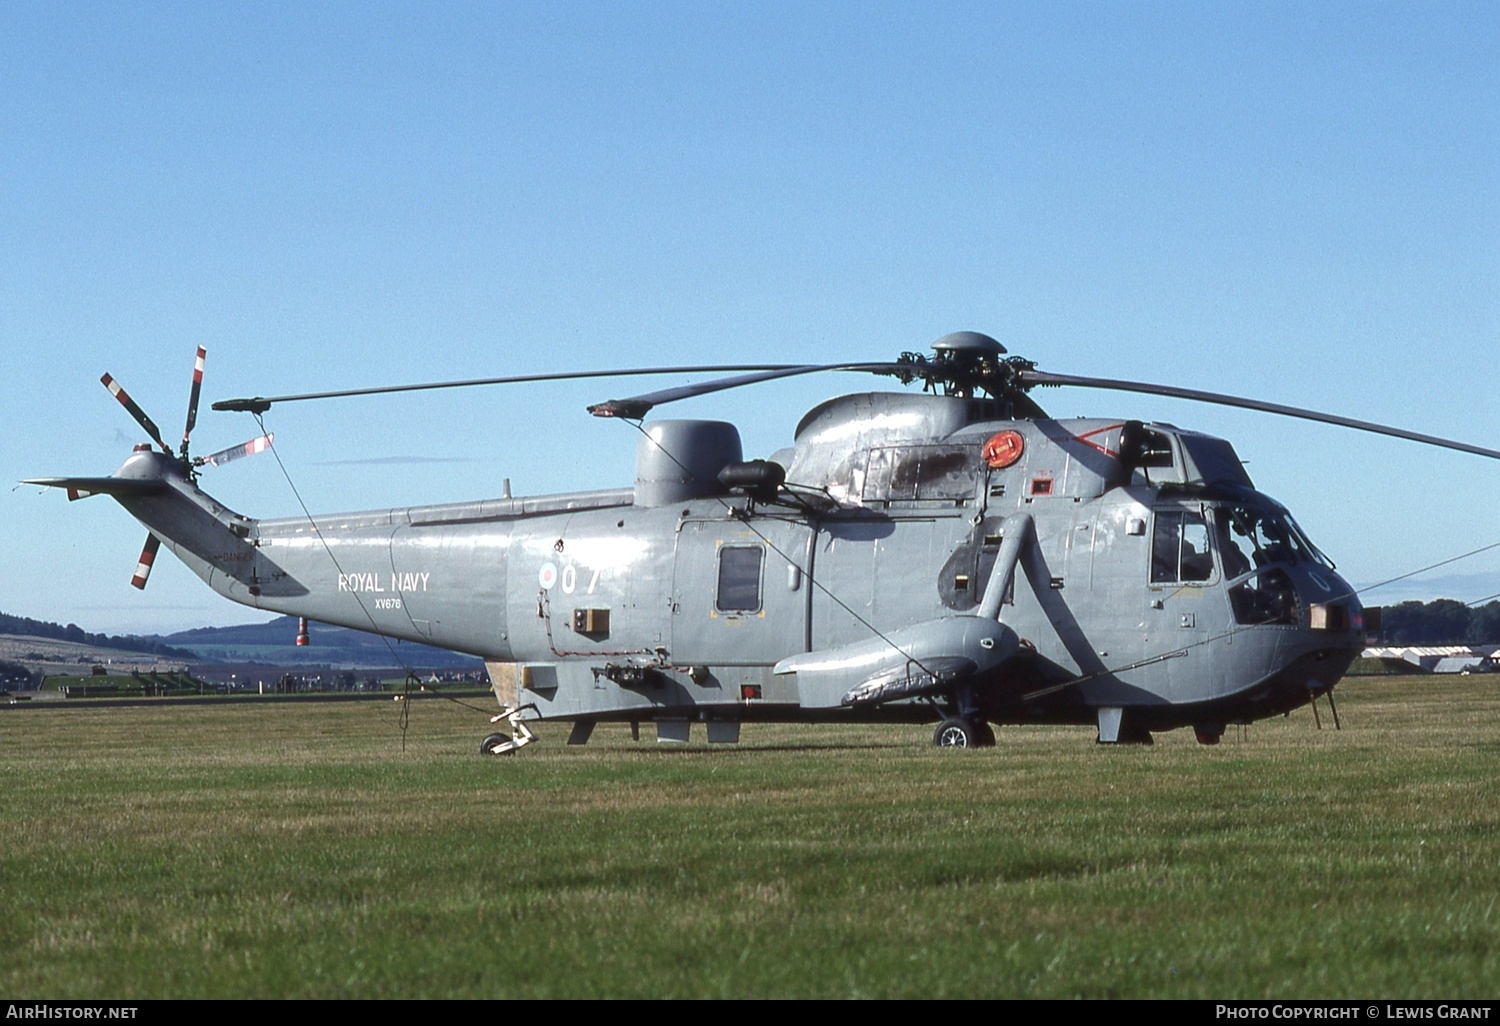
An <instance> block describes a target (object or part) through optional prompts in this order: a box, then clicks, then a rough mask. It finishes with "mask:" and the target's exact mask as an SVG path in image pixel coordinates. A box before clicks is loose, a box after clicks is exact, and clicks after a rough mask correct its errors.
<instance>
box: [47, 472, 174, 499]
mask: <svg viewBox="0 0 1500 1026" xmlns="http://www.w3.org/2000/svg"><path fill="white" fill-rule="evenodd" d="M21 483H22V484H30V485H42V486H44V487H46V488H65V489H67V492H68V498H70V499H83V498H86V497H88V496H90V495H117V496H126V495H156V494H158V493H159V492H161V491H163V490H165V489H166V487H167V485H166V482H164V481H162V480H160V479H147V480H141V479H139V478H130V477H34V478H31V479H30V480H26V481H22V482H21Z"/></svg>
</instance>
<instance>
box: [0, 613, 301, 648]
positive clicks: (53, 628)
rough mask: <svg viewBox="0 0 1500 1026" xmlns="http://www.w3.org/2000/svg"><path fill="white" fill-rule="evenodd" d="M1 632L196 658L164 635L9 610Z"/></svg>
mask: <svg viewBox="0 0 1500 1026" xmlns="http://www.w3.org/2000/svg"><path fill="white" fill-rule="evenodd" d="M294 632H295V628H294ZM0 634H12V635H24V636H26V637H31V638H50V639H51V640H53V641H67V642H71V643H72V644H75V645H88V646H91V647H93V648H108V649H114V650H117V651H121V652H132V653H144V654H147V655H154V656H161V657H162V658H163V659H192V658H194V656H193V654H192V653H191V652H189V651H186V650H185V649H180V648H173V647H172V646H170V645H168V644H166V643H165V642H163V641H162V640H161V639H160V638H155V637H152V638H141V637H137V636H135V635H132V634H125V635H118V636H114V635H109V634H91V633H89V632H88V631H86V630H84V629H83V628H82V627H79V626H78V625H77V624H76V623H70V624H68V625H67V626H63V625H62V624H57V623H49V622H48V621H46V620H33V619H31V618H30V617H26V616H11V615H10V614H9V613H0Z"/></svg>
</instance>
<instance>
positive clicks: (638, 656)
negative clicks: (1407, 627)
mask: <svg viewBox="0 0 1500 1026" xmlns="http://www.w3.org/2000/svg"><path fill="white" fill-rule="evenodd" d="M688 371H694V372H700V373H713V374H726V375H728V376H721V377H713V378H710V379H708V380H705V381H701V382H699V383H697V384H690V385H683V386H677V387H673V388H667V389H662V390H658V391H654V392H648V393H644V394H640V395H635V396H630V397H626V398H622V399H614V400H609V401H606V402H602V403H597V404H595V405H592V406H590V407H588V411H589V412H590V413H592V414H594V415H595V416H602V417H615V418H624V419H627V420H630V421H632V422H635V423H636V426H637V427H638V428H639V430H640V432H641V437H640V439H639V441H638V443H637V448H636V457H635V468H634V483H633V485H632V486H630V487H621V488H613V489H603V490H597V491H587V492H575V493H566V494H550V495H537V496H511V495H510V494H509V488H508V483H507V487H506V489H505V494H504V495H503V496H502V497H500V498H492V499H485V500H481V501H474V502H459V503H445V504H439V505H425V506H412V507H406V508H396V509H383V510H373V511H367V512H355V513H341V514H333V515H319V516H306V517H290V518H282V519H256V518H252V517H249V516H245V515H243V514H241V513H238V512H235V511H233V510H230V509H229V508H227V507H225V506H224V505H223V504H222V503H220V502H218V501H217V500H215V499H213V498H212V497H211V496H210V495H208V494H207V493H206V492H204V491H203V490H202V489H201V488H200V487H199V483H198V478H199V473H200V471H202V470H203V469H204V468H205V467H207V466H211V465H212V466H216V465H218V464H220V463H224V462H228V461H230V460H231V459H234V458H238V457H239V456H242V455H249V454H251V453H253V452H256V451H262V450H264V449H266V448H269V447H270V446H271V444H272V438H271V436H270V435H269V434H267V435H262V436H260V437H258V438H257V439H255V440H253V441H251V442H248V443H245V444H244V445H241V446H235V447H232V448H231V449H228V450H223V451H222V452H219V453H215V454H214V455H213V456H210V457H207V458H195V457H191V456H190V454H189V442H188V436H189V435H190V434H191V432H192V429H193V425H194V423H195V420H196V416H197V408H198V399H199V391H200V387H201V382H202V372H203V350H202V348H201V347H200V349H199V353H198V359H197V362H196V365H195V372H194V380H193V388H192V392H191V397H190V400H189V408H188V420H187V429H186V431H185V432H184V435H183V441H182V443H181V445H180V447H179V449H178V450H177V451H176V452H174V451H173V450H172V449H171V447H169V446H168V445H167V444H166V442H165V441H164V440H163V439H162V438H161V434H160V431H159V430H158V429H157V428H156V426H155V424H154V423H153V422H152V421H151V420H150V418H149V417H147V416H146V415H145V413H144V412H142V411H141V409H140V407H138V406H137V405H136V404H135V403H134V402H133V401H132V400H131V399H130V398H129V396H128V395H127V394H126V393H125V392H124V390H123V389H121V388H120V387H119V385H118V383H117V382H115V381H114V380H113V379H112V378H111V377H110V376H109V375H107V374H106V375H105V376H104V378H103V379H102V380H103V381H104V383H105V385H106V387H108V388H109V389H110V391H111V392H112V393H113V394H115V395H116V398H117V399H119V400H120V402H121V403H122V405H124V406H125V408H126V409H127V411H129V412H130V414H131V416H132V417H133V418H134V419H135V420H136V421H137V422H138V423H139V424H140V425H141V427H143V428H144V429H145V430H146V432H147V434H148V435H149V436H150V437H151V439H152V441H153V442H154V443H155V447H153V446H152V445H150V444H141V445H137V446H136V448H135V451H134V452H133V453H132V454H131V455H130V456H129V458H128V459H126V461H125V463H124V464H123V465H122V466H121V467H120V468H119V469H118V470H117V471H115V473H114V474H112V475H110V476H108V477H73V478H41V479H35V480H33V481H31V482H28V483H34V484H40V485H46V486H51V487H56V488H61V489H65V490H66V491H67V493H68V496H69V498H70V499H74V498H82V497H84V496H86V495H91V494H106V495H110V496H112V497H113V498H114V499H115V500H116V501H118V502H119V503H120V505H122V506H123V507H124V508H125V509H126V510H127V511H128V512H129V513H130V514H132V515H133V516H134V517H136V519H138V520H140V521H141V522H142V523H143V524H145V526H146V528H147V530H148V532H149V534H148V538H147V543H146V550H145V551H144V552H143V553H142V557H141V561H140V564H139V566H138V569H137V573H136V578H135V580H134V581H133V583H136V584H137V586H138V587H144V586H145V582H146V578H147V576H148V574H149V571H150V567H151V563H152V561H153V559H154V557H155V555H156V552H157V549H158V547H159V546H160V545H162V544H165V545H166V546H167V548H168V549H169V550H170V551H171V552H172V553H173V554H174V555H176V556H177V557H178V558H179V559H181V560H182V562H183V563H185V564H186V565H187V566H188V567H189V568H190V569H192V570H193V572H195V573H196V574H197V575H198V576H199V577H201V578H202V579H203V580H204V581H205V582H207V584H208V585H209V586H210V587H211V588H213V589H214V590H215V591H217V592H218V593H220V594H221V595H224V596H226V597H227V598H229V599H232V600H233V601H235V602H239V603H242V604H244V605H247V606H251V607H254V608H257V609H263V610H267V611H273V612H277V613H285V614H290V615H294V616H298V617H302V618H304V622H305V619H315V620H319V621H322V622H325V623H330V624H337V625H341V626H346V627H351V628H355V629H361V630H367V631H372V632H375V633H378V634H382V635H386V636H388V637H391V638H395V639H401V640H407V641H417V642H422V643H426V644H429V645H436V646H440V647H444V648H449V649H453V650H456V651H459V652H464V653H470V654H473V655H475V656H478V657H480V658H482V659H483V660H484V661H485V663H486V665H487V668H488V670H489V673H490V677H491V683H492V686H493V689H494V692H495V695H496V699H497V701H498V703H499V706H500V712H499V713H498V714H497V715H495V716H494V717H493V718H492V720H491V723H492V724H500V723H504V724H505V725H506V727H507V730H508V732H495V733H491V734H489V735H488V736H487V737H485V738H484V740H483V741H482V742H481V745H480V750H481V752H483V753H486V754H494V755H501V754H509V753H511V752H514V751H516V750H518V749H519V748H521V747H524V746H525V745H527V744H529V743H531V742H532V741H533V740H535V739H536V736H537V735H536V733H535V731H534V730H533V729H532V726H531V724H533V723H535V722H537V721H544V720H560V721H564V722H571V724H572V727H571V732H570V734H569V737H568V743H569V744H585V743H587V742H588V740H589V738H590V735H591V734H592V732H593V730H594V728H595V725H596V724H598V723H600V722H611V721H612V722H627V723H629V724H630V725H631V727H632V732H633V734H634V736H636V737H637V738H639V736H640V726H641V724H643V723H644V724H650V725H652V726H654V728H655V731H656V736H657V738H658V740H661V741H675V742H684V741H687V740H689V738H690V736H691V730H692V726H693V724H695V723H697V724H701V725H702V727H703V729H704V731H705V732H706V735H707V740H708V741H709V742H711V743H719V742H736V741H738V740H739V738H740V731H741V726H742V724H745V723H757V722H820V723H841V722H905V723H932V722H936V728H935V730H934V734H933V742H934V744H936V745H939V746H943V747H962V748H971V747H988V746H992V745H994V744H995V740H996V738H995V732H994V725H995V724H1000V725H1008V724H1026V723H1038V724H1075V725H1085V726H1093V727H1094V728H1095V729H1096V731H1097V734H1096V738H1097V741H1098V742H1099V743H1101V744H1127V743H1150V741H1151V738H1152V735H1153V734H1154V733H1159V732H1163V731H1169V730H1174V729H1178V728H1182V727H1191V728H1192V730H1193V732H1194V734H1195V736H1196V738H1197V740H1198V741H1199V742H1201V743H1203V744H1214V743H1217V742H1218V741H1219V740H1220V738H1221V737H1222V736H1223V734H1224V732H1225V730H1226V729H1227V727H1228V726H1229V725H1231V724H1248V723H1251V722H1254V721H1257V720H1260V719H1263V718H1266V717H1270V716H1274V715H1279V714H1285V713H1288V712H1290V711H1291V710H1293V709H1296V708H1299V707H1301V706H1303V705H1306V704H1309V703H1315V702H1316V700H1317V699H1318V698H1319V697H1321V696H1325V695H1326V696H1328V698H1329V701H1330V702H1332V692H1333V688H1334V686H1335V685H1336V684H1337V683H1338V681H1339V679H1340V678H1341V677H1342V676H1343V675H1344V673H1345V672H1346V670H1347V669H1348V667H1349V665H1350V663H1351V662H1352V661H1353V660H1354V658H1355V657H1356V656H1358V655H1359V653H1360V651H1361V650H1362V649H1363V647H1364V645H1365V640H1366V634H1365V627H1366V622H1365V610H1364V609H1363V607H1362V606H1361V604H1360V602H1359V599H1358V597H1357V595H1356V593H1355V590H1354V589H1353V588H1352V587H1350V585H1349V584H1348V582H1346V581H1345V580H1344V579H1343V578H1342V577H1341V576H1340V575H1339V573H1338V572H1337V571H1336V569H1335V568H1334V564H1333V562H1332V561H1331V560H1330V559H1329V558H1328V557H1327V556H1325V555H1324V554H1323V553H1322V552H1321V551H1320V550H1319V549H1318V548H1317V546H1316V545H1314V544H1313V542H1312V541H1311V540H1310V539H1309V538H1308V537H1307V535H1306V534H1305V533H1304V532H1303V530H1302V529H1301V528H1300V527H1299V526H1298V524H1297V522H1296V521H1295V519H1294V518H1293V517H1292V515H1291V513H1290V512H1289V511H1288V510H1287V508H1286V507H1285V506H1283V505H1281V504H1280V503H1279V502H1277V501H1276V500H1274V499H1272V498H1270V497H1269V496H1267V495H1265V494H1263V493H1261V492H1259V491H1257V490H1256V488H1255V485H1254V483H1253V482H1252V480H1251V479H1250V476H1249V475H1248V473H1247V472H1246V471H1245V468H1244V465H1243V464H1242V462H1241V460H1240V459H1239V457H1238V456H1237V455H1236V453H1235V451H1234V448H1233V446H1232V445H1231V444H1230V443H1229V442H1228V441H1225V440H1224V439H1221V438H1216V437H1213V436H1211V435H1207V434H1203V433H1200V432H1196V431H1190V430H1186V429H1182V428H1178V427H1175V426H1172V425H1169V424H1163V423H1148V422H1142V421H1139V420H1130V419H1110V418H1073V419H1053V418H1050V417H1048V416H1047V415H1046V413H1045V412H1044V411H1043V410H1042V408H1041V406H1040V405H1038V403H1037V402H1036V400H1035V399H1034V397H1033V394H1032V393H1033V392H1034V391H1035V390H1037V389H1039V388H1043V387H1059V386H1081V387H1090V388H1101V389H1112V390H1117V391H1127V392H1136V393H1145V394H1156V395H1165V396H1172V397H1177V398H1186V399H1193V400H1198V401H1201V402H1207V403H1215V404H1220V405H1230V406H1237V407H1242V408H1248V409H1253V410H1259V411H1263V412H1269V413H1275V414H1281V415H1285V416H1292V417H1299V418H1303V419H1310V420H1315V421H1321V422H1324V423H1330V424H1336V425H1341V426H1344V427H1349V428H1354V429H1357V430H1361V431H1368V432H1375V433H1378V434H1384V435H1389V436H1394V437H1398V438H1404V439H1408V440H1412V441H1416V442H1420V443H1424V444H1428V445H1436V446H1443V447H1447V448H1450V449H1457V450H1460V451H1464V452H1469V453H1472V454H1476V455H1481V456H1485V457H1489V458H1495V459H1500V451H1496V450H1492V449H1486V448H1482V447H1479V446H1474V445H1469V444H1467V443H1464V442H1457V441H1453V440H1450V439H1443V438H1438V437H1435V436H1430V435H1423V434H1417V433H1415V432H1410V431H1406V430H1403V429H1400V428H1394V427H1389V426H1385V425H1380V424H1374V423H1370V422H1366V421H1360V420H1353V419H1351V418H1346V417H1340V416H1336V415H1333V414H1328V413H1321V412H1318V411H1313V410H1306V409H1300V408H1296V407H1290V406H1283V405H1280V404H1275V403H1268V402H1263V401H1259V400H1255V399H1247V398H1244V397H1239V396H1232V395H1225V394H1220V393H1212V392H1203V391H1198V390H1193V389H1185V388H1177V387H1174V386H1166V385H1154V384H1149V383H1144V382H1132V381H1120V380H1115V379H1108V378H1097V377H1086V376H1075V375H1065V374H1056V373H1051V372H1047V371H1043V370H1039V369H1038V368H1037V366H1036V364H1035V363H1034V362H1032V361H1029V360H1026V359H1023V358H1021V357H1016V356H1011V355H1009V354H1008V353H1007V351H1006V349H1005V347H1004V346H1003V345H1001V344H1000V342H998V341H997V340H995V339H994V338H991V337H990V336H988V335H985V334H982V333H979V332H974V331H961V332H955V333H953V334H949V335H945V336H943V337H942V338H940V339H938V340H937V341H936V342H935V343H933V345H932V351H931V354H930V355H929V354H922V353H913V352H906V353H902V354H901V355H900V356H899V358H897V359H896V360H894V361H887V362H870V363H844V364H826V365H759V366H736V367H673V368H645V369H640V370H618V371H585V372H572V373H565V374H550V375H532V376H525V377H508V378H489V379H482V380H475V381H459V382H436V383H431V384H422V385H403V386H392V387H385V388H375V389H355V390H348V391H342V392H320V393H306V394H302V395H289V396H278V397H272V398H265V397H254V398H247V399H230V400H224V401H221V402H216V403H214V404H213V408H214V409H215V410H226V411H242V412H250V413H253V414H255V415H256V416H257V417H259V415H260V414H262V413H264V412H265V411H266V410H268V409H269V408H270V407H271V406H272V405H273V404H275V403H285V402H293V401H302V400H312V399H332V398H338V397H343V396H352V395H364V394H370V393H390V392H398V391H409V390H422V389H435V388H452V387H462V386H467V385H491V384H518V383H524V382H528V381H545V380H563V379H584V378H610V377H627V376H632V375H646V374H664V373H682V372H688ZM825 371H841V372H853V373H862V374H873V375H880V376H886V377H893V378H895V379H897V380H898V381H899V382H901V383H902V384H904V385H910V384H913V383H920V384H921V386H922V389H921V391H920V392H911V391H907V392H893V391H871V392H856V393H852V394H847V395H842V396H839V397H836V398H833V399H830V400H828V401H826V402H824V403H822V404H820V405H818V406H816V407H815V408H813V409H812V410H811V411H809V412H808V413H807V414H806V415H805V416H804V417H803V418H802V419H801V421H800V423H798V425H797V427H796V429H795V432H794V434H793V444H792V445H791V446H789V447H787V448H785V449H782V450H779V451H777V452H775V453H773V454H771V455H770V456H769V457H768V458H760V459H749V460H747V459H746V458H745V455H744V453H743V451H742V446H741V442H740V436H739V432H738V430H737V429H736V427H735V426H734V425H733V424H730V423H727V422H723V421H715V420H700V419H653V420H650V421H647V420H646V419H645V418H646V416H647V414H649V413H650V412H651V411H652V410H653V409H655V408H657V407H659V406H663V405H666V404H668V403H671V402H674V401H677V400H681V399H686V398H690V397H693V396H699V395H705V394H711V393H713V392H716V391H721V390H724V389H729V388H738V387H743V386H745V385H750V384H755V383H759V382H766V381H772V380H776V379H782V378H787V377H792V376H797V375H805V374H813V373H820V372H825ZM1314 708H1315V709H1316V705H1314ZM1335 715H1336V709H1335Z"/></svg>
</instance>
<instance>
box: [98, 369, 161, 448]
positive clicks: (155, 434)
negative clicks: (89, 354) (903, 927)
mask: <svg viewBox="0 0 1500 1026" xmlns="http://www.w3.org/2000/svg"><path fill="white" fill-rule="evenodd" d="M99 380H100V381H101V382H103V383H104V387H105V388H107V389H109V394H110V395H112V396H114V397H115V398H116V399H118V400H120V405H121V406H123V407H125V412H127V413H129V414H130V415H131V416H132V417H134V418H135V422H136V423H137V424H139V425H140V426H141V427H143V428H145V429H146V434H148V435H150V436H151V440H152V441H153V442H155V443H156V444H157V445H159V446H161V451H162V452H164V453H166V454H167V455H168V456H170V455H172V450H171V449H169V448H167V443H166V442H164V441H162V439H161V431H160V430H158V429H157V427H156V425H155V424H154V423H152V421H151V418H150V417H148V416H146V411H145V410H143V409H141V408H140V407H139V406H137V405H136V404H135V400H134V399H132V398H130V394H129V393H128V392H126V391H125V389H123V388H121V387H120V383H119V382H118V381H116V380H115V379H114V378H112V377H110V376H109V375H108V374H105V375H104V376H103V377H101V378H100V379H99Z"/></svg>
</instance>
